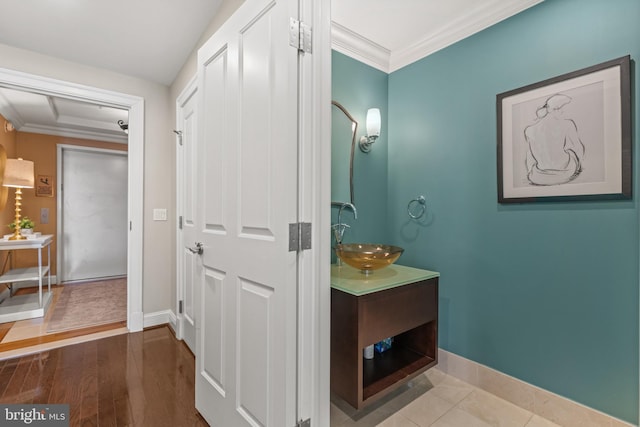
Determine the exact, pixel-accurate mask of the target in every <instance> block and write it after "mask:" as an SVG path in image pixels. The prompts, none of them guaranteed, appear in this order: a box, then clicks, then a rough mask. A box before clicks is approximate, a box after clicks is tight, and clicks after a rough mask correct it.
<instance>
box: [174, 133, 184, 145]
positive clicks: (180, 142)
mask: <svg viewBox="0 0 640 427" xmlns="http://www.w3.org/2000/svg"><path fill="white" fill-rule="evenodd" d="M173 133H175V134H176V135H178V144H180V145H182V131H181V130H174V131H173Z"/></svg>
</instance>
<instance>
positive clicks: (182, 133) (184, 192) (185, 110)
mask: <svg viewBox="0 0 640 427" xmlns="http://www.w3.org/2000/svg"><path fill="white" fill-rule="evenodd" d="M196 94H197V87H196V82H195V80H194V81H192V82H191V83H190V84H189V85H188V86H187V88H186V89H185V90H184V92H183V93H182V94H181V95H180V96H179V97H178V100H177V105H176V112H177V129H178V130H177V131H176V133H177V135H176V136H177V138H178V144H177V149H176V154H177V155H176V158H177V168H176V169H177V172H178V176H177V178H178V179H177V186H178V216H179V221H178V295H177V299H178V310H177V312H178V313H179V314H178V318H179V322H180V325H179V335H180V338H182V339H183V340H184V342H185V343H186V344H187V346H188V347H189V348H190V349H191V351H192V352H193V353H195V351H196V329H195V328H196V317H197V311H198V309H199V308H200V307H199V305H198V303H197V302H198V292H199V291H200V289H199V286H198V278H199V277H200V269H201V268H202V265H201V263H200V259H199V256H198V254H197V253H194V252H192V251H190V250H189V246H190V245H191V246H193V245H194V242H195V240H196V239H197V238H198V236H197V234H196V233H197V232H198V230H197V229H196V221H195V212H196V186H197V182H198V181H197V180H198V176H197V169H198V168H197V164H198V152H197V146H196V135H197V131H198V120H197V119H198V115H197V113H196V111H197V97H196Z"/></svg>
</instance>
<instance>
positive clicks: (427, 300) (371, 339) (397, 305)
mask: <svg viewBox="0 0 640 427" xmlns="http://www.w3.org/2000/svg"><path fill="white" fill-rule="evenodd" d="M341 268H342V267H341ZM391 268H399V269H402V268H404V269H409V268H408V267H402V266H395V265H394V266H390V267H387V269H391ZM385 270H386V269H385ZM411 270H417V269H411ZM382 271H384V270H382ZM417 271H425V270H417ZM429 273H433V272H429ZM374 274H376V273H374ZM433 274H435V275H436V277H431V278H428V279H425V280H419V281H416V282H413V283H408V284H402V285H396V286H394V287H390V288H384V289H382V290H374V291H372V292H366V293H362V294H360V295H354V294H352V293H349V292H345V291H344V290H340V289H337V288H336V287H335V286H333V285H332V289H331V391H332V393H333V394H335V395H337V396H338V397H340V398H342V399H343V400H345V401H346V402H347V403H349V404H350V405H351V406H353V407H354V408H356V409H361V408H363V407H365V406H366V405H368V404H369V403H371V402H373V401H375V400H377V399H379V398H381V397H382V396H384V395H386V394H388V393H389V392H391V391H393V390H394V389H396V388H398V387H400V386H402V385H403V384H405V383H406V382H407V381H409V380H410V379H411V378H413V377H415V376H417V375H419V374H421V373H422V372H424V371H425V370H427V369H429V368H430V367H432V366H435V365H436V364H437V361H438V356H437V354H438V353H437V349H438V277H437V276H439V275H438V274H437V273H433ZM332 282H333V279H332ZM388 337H394V341H393V344H392V347H391V348H390V349H389V350H387V351H385V352H383V353H381V354H380V353H377V352H376V353H375V356H374V358H373V359H371V360H368V359H365V358H364V357H363V349H364V348H365V347H366V346H368V345H371V344H375V343H377V342H379V341H381V340H383V339H385V338H388Z"/></svg>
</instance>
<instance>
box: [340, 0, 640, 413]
mask: <svg viewBox="0 0 640 427" xmlns="http://www.w3.org/2000/svg"><path fill="white" fill-rule="evenodd" d="M639 21H640V2H639V1H638V0H614V1H606V0H547V1H545V2H544V3H541V4H540V5H538V6H535V7H533V8H531V9H529V10H527V11H525V12H523V13H521V14H519V15H516V16H515V17H512V18H510V19H508V20H506V21H503V22H501V23H499V24H497V25H495V26H493V27H490V28H488V29H486V30H484V31H482V32H481V33H478V34H476V35H474V36H472V37H469V38H467V39H465V40H463V41H461V42H459V43H456V44H455V45H452V46H450V47H448V48H446V49H443V50H441V51H439V52H437V53H435V54H433V55H430V56H429V57H427V58H425V59H423V60H421V61H418V62H416V63H414V64H411V65H409V66H407V67H405V68H403V69H401V70H398V71H396V72H394V73H392V74H391V75H390V76H388V82H387V83H388V92H387V93H388V104H387V105H386V106H385V104H384V96H383V94H382V93H381V91H382V90H383V88H384V87H385V84H387V83H385V82H383V81H379V79H378V78H375V79H371V81H368V77H367V76H369V75H376V76H377V73H378V72H377V71H376V70H373V69H371V68H369V67H367V66H366V65H363V64H360V63H358V62H357V61H354V60H351V59H348V58H345V57H344V56H342V55H340V54H337V53H334V55H333V60H334V69H333V71H334V73H333V94H334V95H333V96H334V99H337V100H339V101H340V102H342V103H343V104H347V105H348V104H350V102H351V101H353V104H352V105H351V106H349V107H348V108H349V109H354V110H355V111H354V113H356V114H359V115H360V118H359V119H358V120H359V121H361V123H364V117H363V116H364V114H365V111H366V108H368V107H369V104H368V103H369V102H375V101H380V102H382V103H381V104H379V105H380V106H384V107H382V108H383V121H384V118H385V117H387V113H386V111H388V122H387V126H386V127H384V128H383V135H384V136H385V138H384V146H385V147H382V145H383V144H380V146H377V147H374V152H372V154H373V156H371V157H370V158H369V159H362V158H360V159H359V160H361V161H359V162H358V163H357V168H358V169H361V170H358V169H357V173H358V177H359V182H358V183H357V184H356V202H358V199H360V202H361V203H363V210H364V211H366V212H369V211H372V212H373V211H375V212H379V211H384V210H386V212H387V217H386V218H385V217H384V216H382V215H380V214H379V213H371V214H370V215H372V216H371V218H368V217H367V215H369V214H363V220H362V222H361V221H360V220H359V221H358V222H357V227H358V228H359V229H358V233H362V235H361V236H358V237H359V238H360V237H362V238H361V240H365V241H366V240H368V239H367V238H368V237H375V238H380V239H388V242H389V243H392V244H397V245H399V246H402V247H404V248H405V253H404V254H403V255H402V258H401V259H400V261H399V262H400V263H401V264H404V265H410V266H414V267H420V268H427V269H432V270H437V271H439V272H440V273H441V275H442V276H441V280H440V324H439V326H440V331H439V340H440V342H439V344H440V347H442V348H444V349H445V350H448V351H451V352H453V353H456V354H459V355H461V356H464V357H466V358H469V359H472V360H474V361H477V362H479V363H481V364H484V365H487V366H490V367H492V368H494V369H497V370H499V371H501V372H504V373H506V374H509V375H511V376H514V377H516V378H519V379H522V380H524V381H527V382H529V383H531V384H534V385H537V386H539V387H542V388H544V389H547V390H550V391H552V392H555V393H557V394H560V395H562V396H565V397H568V398H570V399H573V400H575V401H577V402H580V403H582V404H585V405H587V406H590V407H592V408H595V409H598V410H601V411H603V412H605V413H608V414H611V415H613V416H615V417H618V418H621V419H624V420H626V421H630V422H633V423H637V422H638V379H639V372H638V363H639V354H638V336H639V329H638V319H639V310H638V300H639V295H638V279H639V273H638V271H639V268H640V265H639V244H638V240H639V230H638V223H639V209H638V203H637V200H638V197H637V192H638V188H639V186H638V173H637V169H638V166H637V165H639V164H640V162H639V156H638V151H639V150H638V149H637V148H636V141H638V137H639V136H640V135H639V131H638V120H637V117H638V116H637V110H636V108H635V102H636V99H638V87H637V84H636V83H637V82H638V81H639V80H640V79H639V75H638V70H637V67H636V64H635V63H633V65H632V82H633V83H632V91H633V112H632V115H633V129H634V130H633V132H634V135H633V141H634V147H633V150H634V151H633V152H634V154H633V156H634V178H633V187H634V197H633V199H632V200H626V201H601V202H571V203H569V202H565V203H531V204H521V205H500V204H498V203H497V178H496V168H497V167H496V94H498V93H502V92H505V91H508V90H511V89H515V88H518V87H522V86H524V85H527V84H530V83H534V82H538V81H541V80H544V79H547V78H550V77H554V76H557V75H560V74H564V73H567V72H571V71H575V70H578V69H581V68H584V67H587V66H591V65H594V64H598V63H600V62H604V61H607V60H610V59H614V58H617V57H620V56H624V55H628V54H629V55H631V58H632V60H637V59H638V58H640V25H638V22H639ZM367 69H368V71H367ZM358 76H360V77H358ZM365 84H366V85H369V84H370V86H364V85H365ZM367 90H369V91H370V93H369V96H370V97H371V98H370V99H366V100H365V99H364V98H365V97H366V95H365V94H364V93H362V92H363V91H364V92H366V91H367ZM383 126H384V125H383ZM387 129H388V131H387ZM387 135H388V138H386V136H387ZM387 141H388V152H387V151H386V145H387ZM376 144H378V143H376ZM383 149H384V152H383ZM359 154H362V153H359ZM378 155H379V156H380V158H379V157H376V156H378ZM383 156H388V158H386V159H382V158H381V157H383ZM360 157H362V156H360ZM384 160H386V161H387V162H388V166H387V167H385V165H384V164H382V163H381V162H383V161H384ZM377 174H379V175H378V178H382V177H383V176H385V175H386V179H387V190H386V191H387V192H388V194H385V191H384V190H383V189H381V188H377V186H376V188H371V187H370V186H369V187H367V186H366V184H365V182H366V180H367V179H371V178H374V179H375V177H376V176H377ZM381 185H382V184H381ZM383 194H384V195H385V197H383ZM419 194H424V195H425V196H426V198H427V204H428V215H427V216H426V217H425V218H423V219H422V220H420V221H414V220H410V219H409V217H408V216H407V213H406V206H407V202H408V201H409V200H411V199H412V198H414V197H416V196H417V195H419ZM357 205H358V207H359V209H360V205H359V204H358V203H357ZM365 206H366V207H365ZM365 218H366V221H367V222H365ZM372 221H375V223H372ZM364 227H372V228H371V230H370V231H365V230H362V228H364ZM385 233H386V234H385Z"/></svg>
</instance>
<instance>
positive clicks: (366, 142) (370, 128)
mask: <svg viewBox="0 0 640 427" xmlns="http://www.w3.org/2000/svg"><path fill="white" fill-rule="evenodd" d="M380 122H381V120H380V109H379V108H369V110H368V111H367V134H366V135H365V136H363V137H362V138H360V150H361V151H362V152H363V153H368V152H369V151H371V144H373V143H374V142H376V139H378V137H379V136H380Z"/></svg>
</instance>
